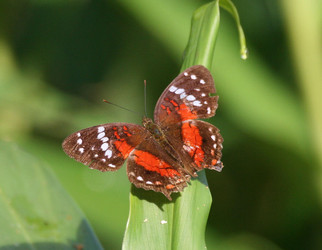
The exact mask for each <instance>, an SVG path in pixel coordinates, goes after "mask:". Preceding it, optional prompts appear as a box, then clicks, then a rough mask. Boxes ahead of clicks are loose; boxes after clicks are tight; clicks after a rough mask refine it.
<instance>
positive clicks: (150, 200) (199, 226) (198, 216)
mask: <svg viewBox="0 0 322 250" xmlns="http://www.w3.org/2000/svg"><path fill="white" fill-rule="evenodd" d="M218 27H219V4H218V1H214V2H212V3H210V4H207V5H205V6H202V7H201V8H199V9H198V10H197V11H195V13H194V17H193V22H192V28H191V34H190V38H189V43H188V46H187V49H186V51H185V60H184V63H183V66H182V70H184V69H185V68H187V67H189V66H192V65H196V64H203V65H205V66H206V67H207V68H211V63H212V61H213V53H214V47H215V41H216V38H217V31H218ZM172 198H173V201H172V202H169V201H168V200H167V199H166V198H165V197H164V196H163V195H162V194H158V193H155V192H153V191H145V190H142V189H137V188H135V187H134V186H133V185H132V191H131V195H130V215H129V220H128V224H127V228H126V232H125V236H124V241H123V249H205V248H206V243H205V228H206V223H207V219H208V214H209V210H210V205H211V201H212V200H211V195H210V192H209V189H208V186H207V180H206V178H205V173H204V171H201V172H199V177H198V178H197V179H194V180H192V181H191V183H190V184H189V186H188V187H186V188H185V189H184V191H183V192H181V193H180V194H172Z"/></svg>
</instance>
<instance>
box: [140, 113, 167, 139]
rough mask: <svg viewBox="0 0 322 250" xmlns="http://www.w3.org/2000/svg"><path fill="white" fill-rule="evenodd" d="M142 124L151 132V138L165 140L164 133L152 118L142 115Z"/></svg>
mask: <svg viewBox="0 0 322 250" xmlns="http://www.w3.org/2000/svg"><path fill="white" fill-rule="evenodd" d="M142 124H143V126H144V127H145V128H146V129H147V130H148V131H149V132H150V133H151V135H152V136H153V138H154V139H155V140H156V141H158V142H161V141H166V139H165V136H164V133H163V132H162V130H161V128H160V127H159V126H158V125H157V124H156V123H154V122H153V121H152V119H150V118H147V117H144V118H143V121H142Z"/></svg>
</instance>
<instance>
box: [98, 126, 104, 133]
mask: <svg viewBox="0 0 322 250" xmlns="http://www.w3.org/2000/svg"><path fill="white" fill-rule="evenodd" d="M104 130H105V129H104V127H102V126H101V127H98V128H97V132H98V133H101V132H103V131H104Z"/></svg>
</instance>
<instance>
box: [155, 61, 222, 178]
mask: <svg viewBox="0 0 322 250" xmlns="http://www.w3.org/2000/svg"><path fill="white" fill-rule="evenodd" d="M215 92H216V89H215V85H214V80H213V78H212V76H211V73H210V72H209V71H208V69H207V68H205V67H204V66H201V65H196V66H192V67H190V68H188V69H186V70H184V72H182V73H181V74H179V75H178V76H177V77H176V78H175V79H174V80H173V81H172V82H171V83H170V85H169V86H168V87H167V88H166V89H165V91H164V92H163V93H162V95H161V97H160V98H159V100H158V102H157V105H156V108H155V111H154V119H155V121H156V123H158V124H159V125H160V126H161V127H162V130H163V131H164V133H165V135H166V137H167V139H168V141H169V143H170V144H171V145H172V146H173V148H176V149H177V152H178V154H179V157H180V160H181V162H182V163H183V166H184V168H185V169H186V170H187V171H188V172H189V173H190V174H191V175H194V173H195V171H199V170H201V169H203V168H209V169H215V170H217V171H221V169H222V167H223V165H222V163H221V161H220V159H221V149H222V142H223V139H222V137H221V135H220V133H219V129H218V128H216V127H215V126H213V125H211V124H209V123H206V122H203V121H198V120H195V119H198V118H209V117H212V116H214V115H215V111H216V109H217V107H218V96H211V95H210V94H214V93H215Z"/></svg>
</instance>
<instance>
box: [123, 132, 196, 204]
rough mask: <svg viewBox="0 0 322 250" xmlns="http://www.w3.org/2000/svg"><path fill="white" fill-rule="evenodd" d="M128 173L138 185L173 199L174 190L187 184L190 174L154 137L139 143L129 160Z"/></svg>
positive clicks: (178, 189) (181, 188) (180, 189)
mask: <svg viewBox="0 0 322 250" xmlns="http://www.w3.org/2000/svg"><path fill="white" fill-rule="evenodd" d="M127 175H128V178H129V180H130V182H132V183H133V184H134V185H135V186H136V187H138V188H144V189H146V190H153V191H155V192H161V193H163V194H164V195H165V196H166V197H167V198H168V199H169V200H171V197H170V195H171V193H172V192H180V191H182V190H183V189H184V187H186V186H187V182H188V181H189V180H190V176H189V175H187V174H186V173H185V172H184V170H183V169H182V168H181V167H180V165H179V164H178V162H177V160H176V159H174V158H173V157H171V156H170V155H169V154H168V153H166V152H165V150H164V149H163V148H162V147H161V146H160V144H158V143H157V142H156V141H155V140H154V139H152V138H149V139H147V140H144V141H143V142H142V143H141V144H140V145H138V146H137V147H136V148H135V149H134V150H133V151H132V152H131V154H130V156H129V159H128V162H127Z"/></svg>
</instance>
